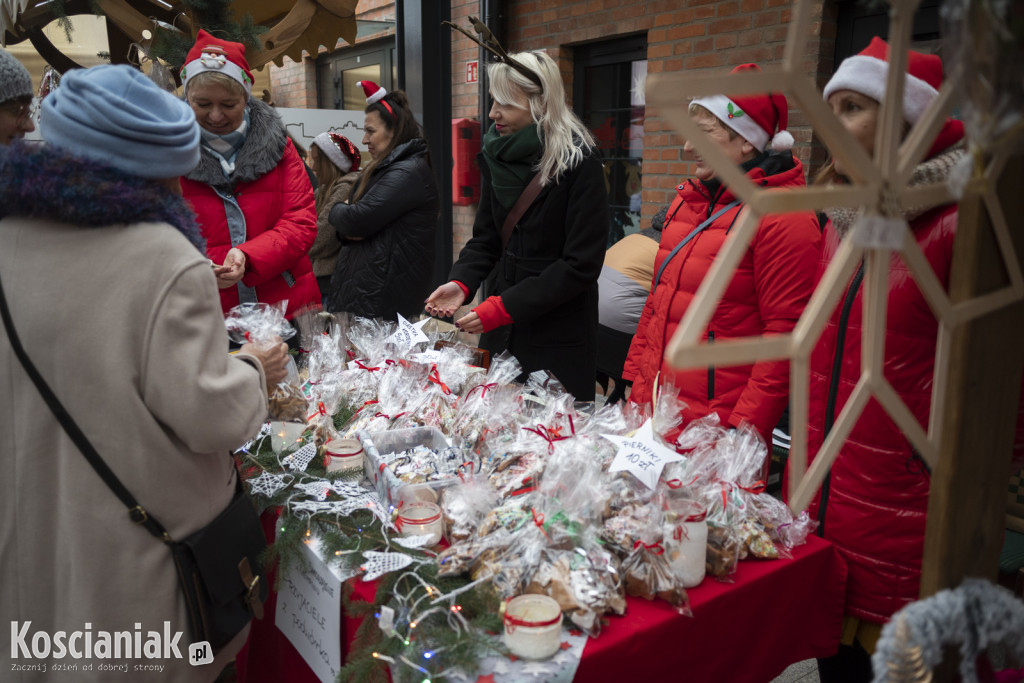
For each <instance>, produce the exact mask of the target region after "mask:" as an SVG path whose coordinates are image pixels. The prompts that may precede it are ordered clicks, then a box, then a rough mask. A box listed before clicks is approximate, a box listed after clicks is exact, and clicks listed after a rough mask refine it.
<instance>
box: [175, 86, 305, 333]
mask: <svg viewBox="0 0 1024 683" xmlns="http://www.w3.org/2000/svg"><path fill="white" fill-rule="evenodd" d="M247 108H248V111H249V134H248V137H247V138H246V140H245V143H244V144H243V145H242V148H241V149H240V150H239V151H238V156H237V158H236V161H235V171H234V173H233V174H232V176H231V180H228V179H227V178H225V177H224V173H223V172H222V171H221V167H220V162H219V161H217V160H215V159H214V158H213V156H212V155H211V154H210V153H209V152H208V151H207V150H206V149H203V152H202V158H201V159H200V161H199V166H197V167H196V169H195V170H194V171H192V172H191V173H189V174H188V176H187V177H186V178H182V180H181V188H182V193H183V194H184V195H185V199H187V200H188V201H189V203H190V204H191V205H192V208H193V209H194V210H195V212H196V216H197V217H198V218H199V225H200V227H201V228H202V231H203V237H205V238H206V255H207V256H209V257H210V259H212V260H213V262H214V263H218V264H219V263H223V262H224V257H225V255H226V254H227V253H228V250H229V249H231V232H230V227H229V221H228V216H229V215H231V216H233V217H237V216H238V210H239V209H240V210H241V215H242V216H244V229H245V240H244V241H243V242H242V243H241V244H239V245H238V248H239V249H241V250H242V251H243V252H245V261H246V263H245V276H244V277H243V278H242V284H244V285H246V286H248V287H253V288H255V290H256V297H257V300H258V301H261V302H263V303H268V304H272V303H276V302H278V301H282V300H284V299H287V300H288V310H287V312H286V315H287V317H289V318H291V316H292V314H293V313H294V312H295V311H296V310H298V309H299V308H301V307H302V306H304V305H307V304H314V305H315V304H319V303H320V289H319V287H318V286H317V284H316V278H315V277H314V276H313V268H312V266H311V265H310V262H309V256H308V253H309V248H310V247H311V246H312V245H313V241H314V240H315V239H316V206H315V204H314V200H313V189H312V187H311V186H310V184H309V176H308V175H306V167H305V166H304V165H303V163H302V160H301V159H300V158H299V155H298V153H297V152H296V151H295V147H294V145H292V142H291V140H289V139H288V137H287V135H285V132H284V125H283V124H282V123H281V120H280V119H279V118H278V116H277V113H276V112H274V110H273V109H272V108H271V107H270V106H269V105H267V104H265V103H264V102H262V101H260V100H255V99H251V98H250V100H249V103H248V105H247ZM236 202H237V209H236V204H235V203H236ZM238 302H239V293H238V287H228V288H227V289H222V290H220V303H221V308H223V309H224V312H225V313H227V312H228V311H229V310H230V309H231V308H232V307H234V306H237V305H238Z"/></svg>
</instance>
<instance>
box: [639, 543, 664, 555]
mask: <svg viewBox="0 0 1024 683" xmlns="http://www.w3.org/2000/svg"><path fill="white" fill-rule="evenodd" d="M640 546H643V547H644V548H645V549H646V550H647V551H648V552H650V553H653V554H655V555H662V554H664V553H665V548H663V547H662V545H661V541H658V542H657V543H652V544H651V545H647V544H646V543H644V542H643V541H637V542H636V543H634V544H633V550H636V549H637V548H639V547H640Z"/></svg>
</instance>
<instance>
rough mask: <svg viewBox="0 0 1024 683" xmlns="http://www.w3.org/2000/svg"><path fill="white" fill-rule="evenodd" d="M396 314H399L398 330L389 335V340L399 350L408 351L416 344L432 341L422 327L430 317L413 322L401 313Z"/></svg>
mask: <svg viewBox="0 0 1024 683" xmlns="http://www.w3.org/2000/svg"><path fill="white" fill-rule="evenodd" d="M396 315H397V316H398V330H397V331H396V332H395V333H394V334H392V335H391V336H390V337H388V341H390V342H391V343H392V344H394V345H395V346H397V347H398V349H399V350H401V351H408V350H409V349H411V348H412V347H413V346H415V345H416V344H420V343H422V342H429V341H430V338H429V337H428V336H427V335H426V334H424V333H423V329H422V328H423V326H424V325H426V324H427V321H428V320H430V318H424V319H423V320H421V321H419V322H418V323H415V324H413V323H411V322H409V321H408V320H406V319H405V318H403V317H402V314H401V313H398V314H396Z"/></svg>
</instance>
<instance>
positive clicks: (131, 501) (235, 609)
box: [0, 284, 268, 652]
mask: <svg viewBox="0 0 1024 683" xmlns="http://www.w3.org/2000/svg"><path fill="white" fill-rule="evenodd" d="M0 315H2V317H3V321H4V327H5V328H6V329H7V336H8V337H9V338H10V341H11V347H12V349H13V350H14V354H15V355H16V356H17V357H18V360H19V361H21V364H22V365H23V366H24V368H25V372H26V373H28V376H29V377H30V378H31V379H32V381H33V382H34V383H35V385H36V388H37V389H38V390H39V393H40V394H42V396H43V400H45V401H46V404H47V405H48V406H49V407H50V410H51V411H52V412H53V415H54V417H56V418H57V421H58V422H59V423H60V425H61V427H63V428H64V431H65V432H67V435H68V436H69V437H70V438H71V440H72V441H73V442H74V443H75V445H76V446H77V447H78V449H79V450H80V451H81V452H82V455H84V456H85V459H86V460H88V461H89V464H90V465H92V468H93V469H94V470H96V474H98V475H99V477H100V479H102V480H103V482H104V483H105V484H106V485H107V486H108V487H110V490H111V491H113V492H114V495H116V496H117V497H118V499H120V501H121V502H122V503H124V505H125V507H127V508H128V516H129V518H130V519H131V520H132V522H134V523H136V524H140V525H142V526H143V527H145V528H146V530H147V531H148V532H149V533H151V534H153V536H155V537H156V538H157V539H159V540H160V541H162V542H163V543H165V544H166V545H167V547H168V548H169V549H170V551H171V556H172V558H173V559H174V565H175V567H176V568H177V572H178V584H179V585H180V586H181V590H182V593H184V595H185V605H186V607H187V609H188V619H189V631H190V633H191V635H192V639H193V642H200V641H204V640H205V641H207V642H208V643H210V646H211V649H212V650H213V651H214V652H217V651H219V650H220V649H221V648H222V647H224V646H225V645H227V644H228V643H229V642H230V641H231V639H232V638H234V637H235V636H236V635H238V633H239V632H240V631H241V630H242V629H243V628H245V626H246V624H248V623H249V620H250V619H252V618H253V617H256V618H257V619H260V618H262V617H263V601H264V600H266V598H267V590H268V587H267V580H266V576H265V575H264V573H263V567H262V564H261V556H262V554H263V551H264V549H265V548H266V547H267V540H266V537H265V536H264V535H263V528H262V526H261V525H260V520H259V516H258V515H257V514H256V508H255V507H254V506H253V503H252V500H250V498H249V496H248V495H246V493H245V491H244V490H243V489H242V482H241V480H240V479H239V478H238V475H237V474H236V475H235V495H234V497H233V498H232V499H231V502H230V503H229V504H228V506H227V507H226V508H225V509H224V511H223V512H221V513H220V514H219V515H217V517H216V518H215V519H214V520H213V521H212V522H210V523H209V524H207V525H206V526H205V527H203V528H202V529H199V530H198V531H196V532H194V533H192V534H190V535H189V536H188V537H187V538H185V539H184V540H182V541H175V540H174V539H172V538H171V536H170V534H168V533H167V530H166V529H164V527H163V525H162V524H160V522H158V521H157V520H156V518H154V517H153V516H152V515H150V514H149V513H148V512H146V510H145V508H143V507H142V506H141V505H139V503H138V501H136V500H135V498H134V497H133V496H132V494H131V493H130V492H129V491H128V489H127V488H125V486H124V484H122V483H121V480H120V479H118V478H117V476H116V475H115V474H114V473H113V471H111V469H110V467H108V466H107V463H106V462H105V461H104V460H103V458H102V457H100V454H99V453H97V452H96V449H95V448H93V446H92V444H91V443H90V442H89V440H88V439H87V438H86V436H85V434H84V433H83V432H82V430H81V429H79V427H78V425H77V424H76V423H75V421H74V420H73V419H72V418H71V415H70V414H69V413H68V412H67V410H66V409H65V408H64V406H63V405H62V404H61V402H60V401H59V400H58V399H57V397H56V395H55V394H54V393H53V391H52V390H51V389H50V387H49V385H48V384H47V383H46V380H44V379H43V377H42V375H40V374H39V371H38V370H37V369H36V367H35V365H34V364H33V363H32V361H31V359H29V357H28V355H27V354H26V353H25V349H24V348H23V347H22V345H21V341H20V339H19V338H18V334H17V332H16V331H15V329H14V322H13V321H12V320H11V312H10V310H9V309H8V307H7V298H6V297H5V296H4V291H3V285H2V284H0Z"/></svg>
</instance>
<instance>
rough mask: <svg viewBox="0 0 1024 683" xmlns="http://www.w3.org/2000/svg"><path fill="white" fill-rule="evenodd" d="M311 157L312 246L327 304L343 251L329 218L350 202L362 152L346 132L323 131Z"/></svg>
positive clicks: (317, 138) (320, 285)
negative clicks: (313, 183)
mask: <svg viewBox="0 0 1024 683" xmlns="http://www.w3.org/2000/svg"><path fill="white" fill-rule="evenodd" d="M309 158H310V162H311V163H312V165H313V173H315V174H316V180H317V188H316V241H315V242H313V246H312V247H311V248H310V250H309V260H310V261H312V262H313V274H314V275H316V283H317V285H319V287H320V294H321V295H322V296H323V299H324V305H325V306H326V305H327V304H326V302H327V295H328V294H329V293H330V290H331V275H332V274H333V273H334V264H335V262H336V261H337V260H338V252H339V251H341V241H340V240H339V239H338V233H337V231H336V230H335V229H334V226H332V225H331V224H330V221H328V217H329V216H330V215H331V208H332V207H333V206H334V205H335V204H339V203H343V202H347V201H348V198H349V195H350V194H352V188H353V186H355V184H356V181H357V180H359V161H360V154H359V150H358V149H356V146H355V145H354V144H353V143H352V141H351V140H349V139H348V138H347V137H345V136H344V135H340V134H338V133H320V135H317V136H316V137H315V138H313V144H312V145H310V147H309Z"/></svg>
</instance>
